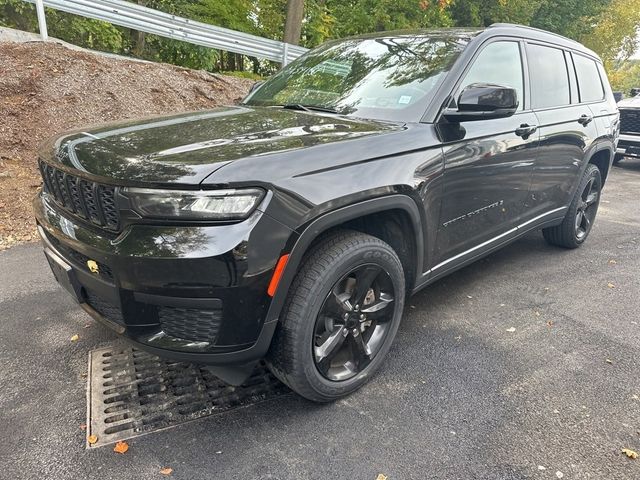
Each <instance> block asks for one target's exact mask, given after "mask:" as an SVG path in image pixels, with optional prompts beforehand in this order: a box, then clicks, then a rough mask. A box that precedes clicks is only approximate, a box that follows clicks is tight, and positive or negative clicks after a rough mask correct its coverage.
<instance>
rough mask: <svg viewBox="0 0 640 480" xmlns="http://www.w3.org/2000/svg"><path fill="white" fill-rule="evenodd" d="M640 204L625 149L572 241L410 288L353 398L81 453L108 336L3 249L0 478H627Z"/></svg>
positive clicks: (636, 398) (213, 421)
mask: <svg viewBox="0 0 640 480" xmlns="http://www.w3.org/2000/svg"><path fill="white" fill-rule="evenodd" d="M639 210H640V162H638V161H631V160H627V161H624V162H622V164H621V165H620V166H619V167H616V168H614V170H613V172H612V173H611V175H610V179H609V181H608V183H607V185H606V187H605V191H604V194H603V197H602V203H601V204H600V210H599V213H598V218H597V220H596V224H595V227H594V229H593V231H592V232H591V236H590V238H589V240H588V241H587V243H586V244H585V245H584V246H583V247H582V248H580V249H578V250H573V251H568V250H562V249H558V248H555V247H551V246H548V245H547V244H546V243H545V242H544V240H543V239H542V235H541V234H540V233H539V232H536V233H532V234H530V235H528V236H526V237H525V238H523V239H521V240H519V241H517V242H516V243H513V244H512V245H510V246H508V247H506V248H505V249H503V250H501V251H500V252H497V253H495V254H493V255H491V256H489V257H487V258H486V259H484V260H481V261H479V262H476V263H475V264H474V265H471V266H469V267H467V268H465V269H463V270H461V271H459V272H457V273H455V274H453V275H451V276H449V277H447V278H445V279H443V280H441V281H439V282H438V283H436V284H434V285H432V286H431V287H429V288H427V289H426V290H425V291H423V292H421V293H419V294H418V295H416V296H415V297H413V298H412V299H410V301H409V302H408V304H407V309H406V313H405V316H404V319H403V323H402V325H401V327H400V330H399V333H398V336H397V338H396V342H395V344H394V347H393V348H392V350H391V353H390V355H389V358H388V359H387V362H386V364H385V366H384V367H383V368H382V370H381V371H380V373H379V375H377V376H376V377H375V378H374V379H373V380H372V381H371V382H369V383H368V384H367V385H366V386H365V387H364V388H362V389H361V390H360V391H358V392H357V393H355V394H354V395H352V396H350V397H348V398H347V399H344V400H341V401H338V402H336V403H334V404H330V405H316V404H312V403H310V402H307V401H305V400H303V399H302V398H300V397H297V396H295V395H293V394H287V395H284V396H280V397H277V398H276V399H274V400H272V401H267V402H264V403H260V404H258V405H254V406H249V407H246V408H241V409H238V410H234V411H231V412H227V413H224V414H220V415H217V416H211V417H207V418H203V419H199V420H196V421H193V422H190V423H187V424H183V425H180V426H177V427H174V428H170V429H166V430H163V431H159V432H156V433H152V434H149V435H145V436H141V437H137V438H135V439H133V440H130V441H129V446H130V448H129V451H128V452H126V453H125V454H117V453H114V452H113V449H112V447H109V446H106V447H103V448H94V449H91V450H87V449H85V432H84V431H83V430H82V429H81V425H83V424H85V423H86V396H85V393H86V391H85V390H86V385H87V379H86V378H85V377H86V372H87V358H88V353H89V351H90V350H92V349H95V348H99V347H105V346H109V345H114V344H118V343H121V342H122V340H119V339H117V338H116V337H115V336H114V335H113V334H111V333H110V332H108V331H107V330H106V329H104V328H103V327H101V326H100V325H98V324H95V322H93V321H92V320H91V319H90V318H89V317H88V316H87V315H86V314H84V313H83V312H82V311H81V310H80V309H79V308H78V307H77V306H76V305H74V303H73V302H72V300H71V299H70V298H68V296H67V294H66V293H64V292H63V290H62V289H61V288H60V287H58V286H57V285H56V283H55V281H54V279H53V276H52V275H51V273H50V271H49V268H48V266H47V263H46V261H45V259H44V257H43V255H42V252H41V249H40V247H39V246H38V245H35V244H31V245H24V246H19V247H14V248H12V249H10V250H8V251H4V252H0V372H1V373H0V432H1V433H0V469H1V470H0V477H2V478H7V479H22V478H29V479H34V478H55V479H78V478H104V479H111V478H114V479H147V478H151V479H153V478H167V477H165V476H163V475H162V474H161V473H160V469H161V468H163V467H170V468H172V470H173V471H172V474H171V477H170V478H176V479H200V478H202V479H205V478H206V479H225V480H226V479H243V480H246V479H263V478H268V479H296V480H303V479H354V480H360V479H362V480H375V479H376V477H377V476H378V475H379V474H384V475H385V476H387V477H388V479H389V480H396V479H447V480H455V479H461V480H462V479H464V480H466V479H500V480H502V479H556V478H564V479H597V480H608V479H611V480H624V479H639V478H640V458H639V459H637V460H632V459H629V458H627V457H626V456H625V455H624V454H623V453H622V452H621V450H622V449H623V448H629V449H632V450H635V451H638V452H640V375H639V373H638V372H639V367H640V313H639V312H640V212H639ZM86 325H88V328H85V326H86ZM76 334H77V335H78V336H79V340H78V341H75V342H72V341H71V340H70V339H71V337H72V336H74V335H76Z"/></svg>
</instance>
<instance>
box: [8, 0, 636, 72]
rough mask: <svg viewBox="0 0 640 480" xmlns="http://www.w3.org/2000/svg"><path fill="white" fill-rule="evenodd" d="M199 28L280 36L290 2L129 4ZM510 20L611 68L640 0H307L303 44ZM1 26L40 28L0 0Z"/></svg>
mask: <svg viewBox="0 0 640 480" xmlns="http://www.w3.org/2000/svg"><path fill="white" fill-rule="evenodd" d="M130 1H133V2H134V3H138V4H140V5H144V6H147V7H149V8H154V9H158V10H161V11H164V12H167V13H171V14H175V15H180V16H183V17H187V18H190V19H193V20H198V21H200V22H203V23H210V24H213V25H218V26H222V27H225V28H230V29H233V30H239V31H242V32H247V33H252V34H255V35H259V36H263V37H267V38H273V39H277V40H279V39H281V38H282V35H283V30H284V21H285V13H286V4H287V0H224V1H221V0H130ZM495 22H511V23H520V24H524V25H531V26H534V27H538V28H543V29H545V30H550V31H552V32H556V33H559V34H562V35H566V36H568V37H571V38H575V39H577V40H579V41H582V42H584V43H585V44H586V45H588V46H589V47H591V48H592V49H594V50H595V51H596V52H597V53H598V54H600V56H602V58H603V59H604V60H605V64H606V65H607V69H608V71H609V72H610V73H611V74H613V72H615V71H617V70H618V69H622V68H623V66H624V68H630V67H629V66H628V65H626V64H624V60H625V59H627V58H628V57H629V56H630V54H631V53H632V52H633V51H634V50H636V49H637V47H638V45H637V41H636V30H637V28H638V26H640V0H305V16H304V21H303V25H302V39H301V44H302V45H303V46H306V47H314V46H316V45H319V44H321V43H323V42H325V41H326V40H328V39H333V38H342V37H345V36H350V35H359V34H362V33H367V32H375V31H384V30H396V29H418V28H433V27H441V26H452V25H454V26H478V27H482V26H487V25H490V24H492V23H495ZM47 24H48V27H49V34H50V35H51V36H53V37H57V38H60V39H62V40H65V41H67V42H70V43H73V44H76V45H79V46H82V47H87V48H92V49H97V50H104V51H109V52H114V53H121V54H129V55H137V56H140V57H142V58H146V59H149V60H154V61H161V62H170V63H175V64H177V65H181V66H185V67H191V68H202V69H207V70H212V71H219V70H229V69H233V68H241V69H243V70H246V68H249V69H250V70H251V71H252V72H253V74H254V75H269V74H270V73H272V72H273V71H274V70H275V68H277V67H276V65H275V64H274V63H272V62H268V61H261V60H258V59H250V62H246V61H243V62H239V60H240V58H239V56H236V55H233V54H229V53H224V52H219V51H215V50H212V49H208V48H204V47H200V46H197V45H192V44H189V43H186V42H180V41H176V40H171V39H166V38H162V37H158V36H154V35H146V34H139V33H137V32H134V31H131V30H129V29H126V28H121V27H116V26H114V25H111V24H109V23H105V22H100V21H97V20H91V19H86V18H82V17H77V16H75V15H70V14H68V13H64V12H60V11H56V10H52V9H49V8H47ZM0 25H1V26H6V27H11V28H18V29H21V30H27V31H37V25H38V23H37V18H36V15H35V8H34V6H33V4H30V3H28V2H25V1H23V0H0Z"/></svg>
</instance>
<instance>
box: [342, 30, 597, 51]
mask: <svg viewBox="0 0 640 480" xmlns="http://www.w3.org/2000/svg"><path fill="white" fill-rule="evenodd" d="M501 35H504V36H510V37H518V38H524V39H529V40H538V41H541V42H547V43H551V44H555V45H557V46H559V47H562V48H567V49H570V50H574V51H577V52H581V53H584V54H586V55H589V56H591V57H594V58H599V57H598V55H597V54H596V53H595V52H593V51H592V50H590V49H588V48H587V47H585V46H584V45H582V44H581V43H579V42H576V41H575V40H572V39H570V38H567V37H563V36H562V35H558V34H557V33H552V32H547V31H546V30H541V29H539V28H534V27H527V26H525V25H517V24H513V23H494V24H493V25H491V26H489V27H485V28H478V27H475V28H473V27H472V28H434V29H413V30H393V31H386V32H373V33H365V34H361V35H355V36H353V37H349V39H371V38H389V37H421V36H425V37H427V36H429V37H434V36H436V37H452V38H456V37H457V38H465V39H468V40H471V39H472V38H474V37H479V36H482V37H485V36H486V37H493V36H501ZM341 40H345V39H338V40H334V41H331V43H334V42H339V41H341Z"/></svg>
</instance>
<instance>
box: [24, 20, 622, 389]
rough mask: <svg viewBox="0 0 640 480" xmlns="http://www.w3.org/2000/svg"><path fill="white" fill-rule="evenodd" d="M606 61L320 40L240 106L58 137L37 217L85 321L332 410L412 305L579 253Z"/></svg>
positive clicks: (483, 33)
mask: <svg viewBox="0 0 640 480" xmlns="http://www.w3.org/2000/svg"><path fill="white" fill-rule="evenodd" d="M617 135H618V112H617V110H616V104H615V102H614V99H613V94H612V92H611V89H610V87H609V84H608V81H607V77H606V75H605V72H604V69H603V67H602V63H601V62H600V60H599V59H598V57H597V56H596V55H595V54H594V53H593V52H591V51H589V50H587V49H586V48H585V47H583V46H582V45H580V44H578V43H576V42H574V41H571V40H568V39H566V38H563V37H560V36H557V35H553V34H550V33H546V32H543V31H539V30H535V29H531V28H526V27H521V26H516V25H503V24H501V25H494V26H492V27H489V28H487V29H484V30H468V29H449V30H433V31H419V32H392V33H379V34H375V35H368V36H361V37H358V38H350V39H346V40H340V41H335V42H330V43H327V44H325V45H323V46H321V47H319V48H317V49H315V50H312V51H310V52H308V53H307V54H305V55H304V56H303V57H301V58H299V59H298V60H296V61H295V62H293V63H291V64H290V65H288V66H286V67H285V68H283V69H282V70H281V71H280V72H279V73H277V74H276V75H274V76H273V77H272V78H271V79H269V80H268V81H267V82H265V83H264V84H262V85H259V86H258V87H257V88H255V89H254V90H253V91H252V92H251V93H250V94H249V96H248V97H247V98H246V99H245V100H244V102H243V103H242V104H241V105H239V106H236V107H228V108H219V109H214V110H211V111H206V112H199V113H189V114H183V115H176V116H172V117H164V118H156V119H151V120H145V121H131V122H126V123H120V124H118V125H110V126H104V127H101V128H95V129H89V130H81V131H76V132H71V133H68V134H66V135H64V136H61V137H59V138H57V139H55V140H54V141H52V142H50V143H48V144H46V145H45V146H44V147H43V149H42V151H41V153H40V159H39V161H40V169H41V172H42V176H43V179H44V188H43V190H42V192H41V193H40V194H39V196H38V197H37V198H36V200H35V211H36V217H37V222H38V227H39V232H40V234H41V236H42V239H43V242H44V245H45V253H46V256H47V258H48V260H49V263H50V265H51V267H52V269H53V272H54V274H55V276H56V278H57V279H58V281H59V282H60V283H61V284H62V285H63V286H64V287H65V288H66V289H67V290H68V291H69V292H71V294H72V295H73V296H74V297H75V299H76V300H77V301H78V302H79V304H80V305H81V307H82V308H83V309H84V310H86V311H87V312H88V313H89V314H90V315H91V316H92V317H94V318H95V319H97V320H99V321H101V322H103V323H104V324H106V325H107V326H109V327H111V328H112V329H113V330H114V331H116V332H118V333H120V334H124V335H126V336H127V337H128V338H129V339H130V340H131V341H133V342H134V343H135V344H136V345H138V346H139V347H140V348H142V349H144V350H148V351H150V352H153V353H156V354H158V355H160V356H163V357H167V358H171V359H175V360H184V361H191V362H198V363H201V364H205V365H208V366H209V367H208V368H211V369H212V370H213V371H214V372H215V373H216V374H217V375H218V376H220V377H221V378H223V379H224V380H226V381H228V382H229V383H236V384H237V383H239V382H242V381H243V380H244V379H245V378H246V376H247V375H248V373H249V372H250V371H251V369H252V368H253V367H254V365H255V364H256V362H258V361H259V360H260V359H263V358H264V359H265V360H266V362H267V364H268V365H269V367H270V368H271V370H272V371H273V372H274V373H275V375H276V376H277V377H278V378H280V379H281V380H282V381H283V382H285V383H286V384H287V385H289V386H290V387H291V388H292V389H293V390H295V391H296V392H298V393H299V394H301V395H303V396H305V397H307V398H309V399H312V400H315V401H320V402H323V401H331V400H334V399H336V398H339V397H341V396H343V395H346V394H348V393H350V392H353V391H354V390H355V389H357V388H358V387H360V386H361V385H362V384H363V383H364V382H365V381H366V380H367V379H368V378H369V377H371V375H372V374H373V373H374V372H375V371H376V370H377V369H378V368H379V367H380V365H381V363H382V362H383V360H384V357H385V355H386V354H387V352H388V351H389V348H390V347H391V343H392V341H393V339H394V336H395V334H396V331H397V329H398V325H399V324H400V319H401V317H402V311H403V307H404V304H405V298H406V296H407V295H408V294H411V293H415V292H417V291H418V290H420V289H421V288H423V287H425V286H427V285H429V284H430V283H433V282H434V281H436V280H438V279H439V278H442V277H443V276H444V275H446V274H448V273H450V272H452V271H454V270H456V269H459V268H461V267H462V266H464V265H466V264H468V263H470V262H472V261H474V260H476V259H478V258H480V257H482V256H484V255H487V254H488V253H490V252H492V251H494V250H496V249H498V248H500V247H502V246H504V245H505V244H507V243H509V242H512V241H513V240H515V239H516V238H518V237H520V236H522V235H524V234H525V233H527V232H529V231H531V230H534V229H540V228H541V229H542V231H543V234H544V237H545V238H546V239H547V241H548V242H550V243H552V244H554V245H559V246H562V247H567V248H575V247H578V246H580V245H581V244H582V243H583V242H584V241H585V239H586V238H587V236H588V235H589V231H590V230H591V228H592V225H593V222H594V219H595V216H596V211H597V208H598V202H599V199H600V191H601V188H602V186H603V184H604V182H605V179H606V177H607V173H608V172H609V169H610V167H611V162H612V159H613V156H614V152H615V151H616V142H617Z"/></svg>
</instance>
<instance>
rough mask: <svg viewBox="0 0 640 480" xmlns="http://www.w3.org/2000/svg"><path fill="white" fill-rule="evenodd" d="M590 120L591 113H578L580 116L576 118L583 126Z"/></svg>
mask: <svg viewBox="0 0 640 480" xmlns="http://www.w3.org/2000/svg"><path fill="white" fill-rule="evenodd" d="M592 121H593V117H592V116H591V115H587V114H586V113H585V114H584V115H580V118H579V119H578V123H579V124H580V125H583V126H585V127H586V126H587V125H589V124H590V123H591V122H592Z"/></svg>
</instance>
